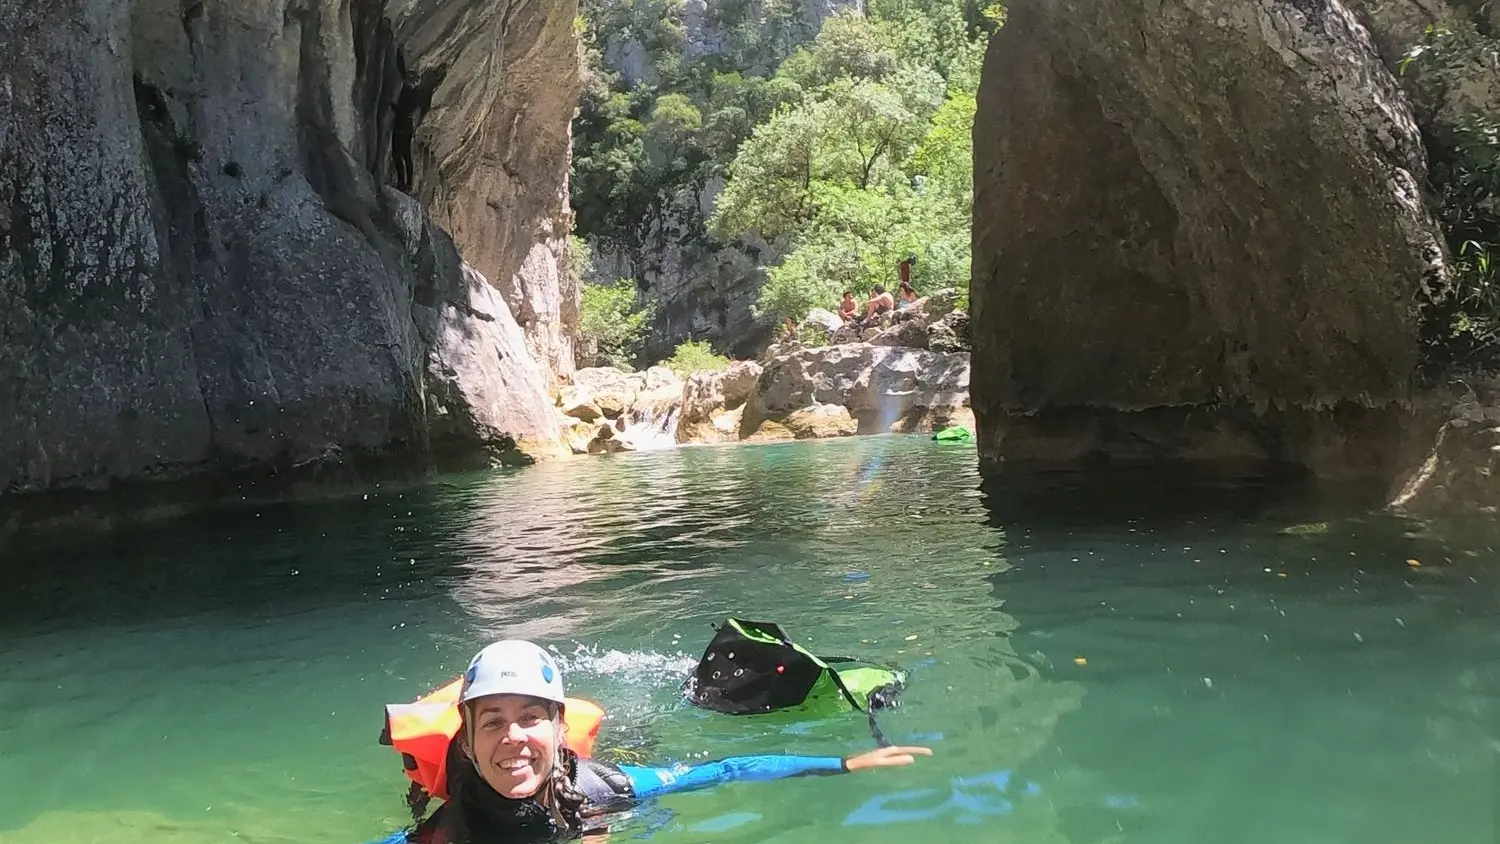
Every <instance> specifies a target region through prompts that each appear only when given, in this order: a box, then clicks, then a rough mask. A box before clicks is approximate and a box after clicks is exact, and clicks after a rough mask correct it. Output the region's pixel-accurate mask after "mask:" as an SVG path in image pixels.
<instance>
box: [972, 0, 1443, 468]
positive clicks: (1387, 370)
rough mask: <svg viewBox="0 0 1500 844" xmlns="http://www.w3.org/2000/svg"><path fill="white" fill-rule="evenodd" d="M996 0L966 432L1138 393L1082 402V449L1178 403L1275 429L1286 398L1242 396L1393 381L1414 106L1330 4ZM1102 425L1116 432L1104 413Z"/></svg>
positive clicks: (1429, 242)
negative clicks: (971, 420)
mask: <svg viewBox="0 0 1500 844" xmlns="http://www.w3.org/2000/svg"><path fill="white" fill-rule="evenodd" d="M1008 10H1009V20H1008V23H1007V24H1006V26H1005V28H1004V29H1003V30H1002V31H1001V32H1000V33H999V35H997V37H996V38H995V39H994V40H993V41H992V43H991V45H990V50H989V54H988V56H987V58H986V62H985V68H984V76H983V80H984V81H983V84H982V85H981V90H980V97H979V101H980V102H979V111H978V116H977V121H976V129H975V165H976V166H975V203H974V221H975V236H974V244H975V247H974V275H973V284H972V290H971V293H972V317H973V335H974V337H973V339H974V365H975V372H976V377H975V383H974V406H975V410H976V414H977V415H978V417H979V421H980V448H981V453H982V454H983V455H985V456H987V457H991V458H1001V457H1003V458H1017V457H1019V458H1024V457H1027V456H1028V454H1029V453H1030V452H1031V451H1032V446H1033V445H1036V446H1037V447H1038V448H1040V449H1041V450H1044V451H1045V450H1046V443H1037V442H1034V441H1033V440H1032V439H1030V438H1029V436H1028V432H1032V433H1035V432H1039V431H1040V430H1041V429H1043V428H1046V427H1047V422H1046V419H1047V418H1048V417H1047V414H1048V413H1050V412H1052V411H1056V412H1057V413H1067V414H1073V415H1077V414H1083V415H1085V416H1087V415H1090V414H1094V415H1097V416H1099V417H1100V418H1103V417H1110V418H1118V417H1120V416H1121V415H1129V414H1134V413H1140V412H1143V411H1148V410H1149V411H1152V414H1151V418H1150V419H1146V418H1145V417H1142V418H1141V419H1140V420H1137V422H1136V423H1132V424H1131V425H1125V426H1117V425H1113V424H1100V425H1097V426H1092V427H1089V430H1091V431H1093V432H1094V433H1092V434H1090V436H1091V437H1093V438H1094V439H1093V441H1092V443H1091V444H1087V445H1086V446H1085V447H1084V448H1083V449H1082V451H1083V452H1085V453H1100V452H1103V453H1109V452H1111V451H1112V450H1113V449H1115V447H1116V446H1119V445H1123V446H1127V447H1129V446H1130V445H1131V443H1135V442H1138V441H1139V439H1138V438H1139V437H1140V436H1142V435H1143V434H1142V432H1141V430H1140V428H1142V427H1147V428H1152V429H1154V430H1156V431H1157V433H1158V434H1160V436H1157V437H1155V439H1156V441H1157V442H1158V444H1159V445H1160V448H1159V449H1157V450H1156V451H1155V452H1153V453H1154V454H1155V456H1166V457H1171V456H1174V454H1173V446H1172V441H1173V436H1174V434H1173V432H1174V431H1176V430H1178V429H1180V427H1181V426H1182V425H1184V424H1187V422H1186V416H1185V415H1184V414H1187V413H1188V409H1189V408H1193V407H1204V408H1216V407H1231V406H1233V407H1236V408H1238V409H1237V410H1236V411H1235V413H1240V412H1241V410H1242V411H1243V419H1244V421H1243V424H1241V423H1238V422H1235V420H1233V419H1229V418H1228V417H1225V424H1227V425H1229V426H1230V427H1234V426H1235V425H1240V427H1241V429H1242V430H1241V431H1240V433H1241V434H1244V436H1238V435H1236V436H1233V437H1230V439H1232V440H1234V441H1235V442H1237V443H1243V442H1244V441H1247V440H1249V441H1252V442H1255V441H1259V439H1260V438H1261V437H1262V435H1264V436H1266V437H1268V438H1269V439H1266V440H1265V442H1263V443H1262V446H1255V447H1256V448H1261V447H1263V450H1264V451H1265V452H1266V453H1270V452H1271V451H1273V450H1276V449H1280V450H1281V453H1283V454H1286V453H1291V454H1297V453H1299V452H1300V451H1302V450H1303V449H1302V446H1299V445H1297V444H1295V443H1293V444H1291V446H1290V447H1288V444H1287V439H1288V438H1290V439H1292V440H1295V439H1296V438H1297V437H1299V436H1301V435H1300V434H1299V427H1298V426H1299V425H1301V423H1298V425H1293V426H1291V427H1287V428H1280V427H1278V426H1279V425H1280V422H1278V421H1277V419H1276V418H1272V417H1266V418H1265V422H1266V425H1265V426H1261V425H1260V423H1259V422H1256V421H1254V420H1255V419H1256V418H1257V417H1258V416H1259V415H1260V414H1262V413H1263V412H1264V411H1266V410H1267V409H1268V408H1275V407H1294V408H1301V409H1306V410H1308V411H1309V412H1312V413H1317V412H1321V411H1322V410H1323V409H1326V408H1332V407H1334V406H1339V405H1347V406H1352V407H1356V408H1370V407H1374V408H1381V407H1386V406H1388V405H1391V404H1394V403H1400V402H1402V401H1405V400H1406V399H1407V398H1408V393H1409V387H1408V385H1409V380H1410V378H1411V375H1412V373H1413V371H1414V367H1415V364H1416V362H1417V357H1418V341H1417V320H1416V314H1415V308H1414V303H1415V299H1416V296H1417V293H1418V291H1419V289H1420V288H1421V285H1423V284H1424V283H1429V282H1434V281H1436V280H1438V279H1440V277H1441V275H1442V274H1443V272H1444V264H1443V257H1442V254H1441V250H1440V248H1439V246H1438V237H1437V231H1436V227H1435V225H1434V223H1433V221H1432V220H1431V218H1430V217H1429V216H1428V214H1427V212H1426V210H1425V209H1424V207H1423V205H1422V201H1421V196H1420V193H1419V189H1418V185H1419V183H1420V182H1421V180H1422V179H1423V177H1424V172H1425V157H1424V152H1423V150H1422V147H1421V143H1420V140H1419V136H1418V132H1417V127H1416V124H1415V122H1414V121H1413V118H1412V115H1411V112H1410V109H1409V107H1408V104H1407V102H1406V100H1405V98H1404V97H1403V95H1402V94H1401V92H1400V90H1399V89H1398V87H1397V85H1396V82H1395V80H1394V78H1393V77H1392V75H1391V74H1390V72H1389V71H1388V70H1387V69H1386V67H1385V66H1384V65H1383V64H1382V63H1381V60H1380V57H1379V56H1378V55H1377V53H1376V50H1375V48H1374V46H1373V45H1372V43H1371V39H1370V36H1369V34H1368V33H1367V32H1366V30H1365V29H1364V27H1363V26H1361V25H1360V23H1359V22H1358V21H1357V20H1356V18H1355V16H1354V15H1353V14H1352V13H1351V12H1350V11H1349V9H1348V8H1347V7H1345V6H1344V5H1342V4H1340V3H1338V2H1334V0H1295V2H1293V1H1292V0H1237V2H1228V1H1227V0H1224V1H1223V2H1197V1H1196V0H1194V1H1193V2H1189V0H1157V1H1156V2H1150V3H1144V4H1140V3H1116V2H1103V3H1067V2H1063V1H1062V0H1016V2H1014V3H1011V4H1009V6H1008ZM1162 408H1166V409H1169V410H1171V412H1169V413H1165V414H1162V413H1157V412H1156V411H1157V410H1158V409H1162ZM1205 412H1207V413H1209V415H1211V416H1212V415H1213V414H1214V413H1216V412H1217V411H1212V410H1206V411H1205ZM1198 415H1199V416H1200V417H1201V416H1202V414H1198ZM1287 418H1290V417H1287ZM1027 419H1030V420H1031V423H1027V422H1026V420H1027ZM1198 421H1200V422H1201V419H1200V420H1198ZM1012 422H1016V423H1017V424H1015V425H1011V424H1010V423H1012ZM1215 424H1217V423H1215ZM1085 427H1088V426H1085ZM1263 427H1264V428H1267V430H1260V429H1261V428H1263ZM1304 427H1305V426H1304ZM1127 428H1130V429H1132V433H1131V434H1130V435H1129V436H1130V442H1129V443H1127V442H1125V441H1124V440H1121V441H1119V442H1116V441H1114V440H1112V439H1111V436H1112V435H1111V433H1110V432H1111V431H1112V430H1113V431H1119V430H1125V429H1127ZM1075 429H1076V430H1082V429H1079V428H1076V427H1075ZM1269 429H1276V430H1269ZM1145 436H1147V437H1148V438H1150V437H1151V434H1150V433H1149V432H1147V433H1146V434H1145ZM1277 441H1279V444H1275V445H1273V444H1272V443H1275V442H1277ZM1303 445H1306V446H1307V447H1308V448H1315V447H1316V446H1315V445H1314V444H1309V443H1304V444H1303ZM1195 459H1196V455H1195Z"/></svg>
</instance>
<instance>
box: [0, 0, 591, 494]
mask: <svg viewBox="0 0 1500 844" xmlns="http://www.w3.org/2000/svg"><path fill="white" fill-rule="evenodd" d="M572 8H573V4H572V3H569V2H541V0H512V1H511V2H501V3H489V2H478V0H405V2H384V0H236V2H229V0H56V2H48V3H35V2H31V0H0V22H3V23H4V26H3V27H0V492H4V493H12V494H13V493H22V492H32V491H41V490H49V489H63V488H101V487H105V486H107V485H110V484H113V483H115V482H118V481H128V480H136V479H142V478H155V477H180V476H187V475H194V474H202V473H213V472H217V471H224V470H229V469H237V468H246V467H263V466H271V467H282V466H287V465H295V464H300V463H306V462H309V461H316V460H322V459H330V458H334V459H336V458H338V457H340V456H349V455H351V454H366V453H369V454H390V453H412V452H415V453H422V452H424V451H426V450H428V449H433V448H441V447H451V448H454V449H460V450H470V449H475V448H493V447H497V446H498V447H501V448H503V449H506V450H512V451H513V450H514V448H515V446H519V448H520V450H521V451H524V452H530V453H532V454H535V453H538V452H546V451H550V450H553V449H556V448H557V447H558V439H557V431H556V426H555V424H554V423H553V419H552V411H551V408H550V406H549V402H548V398H547V391H548V388H549V387H550V383H549V382H550V375H551V372H549V370H550V369H554V368H555V369H563V368H566V367H567V366H568V365H570V361H571V350H570V349H568V348H567V340H566V332H567V327H568V320H569V319H570V318H572V316H571V315H572V313H573V311H572V305H571V304H570V303H569V301H568V297H569V295H570V294H569V293H568V292H567V291H563V290H560V289H559V287H558V282H557V279H558V278H559V273H558V271H557V266H558V263H559V260H560V259H559V257H558V255H559V252H560V250H559V248H558V244H559V242H560V240H561V238H562V236H563V232H564V231H565V228H566V226H565V223H566V219H567V217H566V214H567V211H566V176H567V162H568V146H567V139H568V120H569V117H570V116H571V112H572V108H573V97H574V91H573V87H572V86H573V84H574V82H573V80H574V79H575V78H576V61H575V54H574V47H573V44H572V40H571V38H572V36H571V24H572V17H573V11H572ZM403 160H405V161H410V162H411V166H410V167H405V166H397V165H396V164H395V162H396V161H403ZM387 183H390V184H399V185H400V186H401V187H402V188H403V189H405V190H406V191H408V192H410V193H412V194H414V195H416V196H418V197H420V199H421V204H420V205H419V204H418V203H417V202H414V201H412V200H411V199H409V198H408V197H407V196H406V195H405V194H403V193H399V192H397V191H395V190H393V189H392V188H391V187H389V186H388V185H387ZM422 205H425V206H426V208H427V209H430V211H431V212H432V213H431V215H430V216H431V218H435V219H436V220H437V221H438V222H440V223H442V224H445V225H447V226H449V227H451V230H452V231H454V232H455V233H456V235H457V240H458V245H457V248H455V245H454V242H453V239H452V238H450V237H449V235H448V234H447V233H446V232H445V231H444V230H443V229H442V228H440V227H439V226H438V225H434V224H433V222H432V219H430V218H429V214H428V213H426V212H424V210H423V207H422ZM460 250H461V251H462V253H463V257H464V258H466V259H467V261H468V263H467V264H465V263H464V262H463V261H461V260H460V256H459V251H460ZM470 264H472V265H473V266H472V267H471V266H469V265H470ZM476 268H477V272H476ZM481 274H482V275H481ZM486 277H487V278H488V279H489V281H488V282H486ZM507 298H508V299H510V301H511V303H512V306H513V308H514V310H515V311H518V312H519V313H520V314H521V318H522V320H523V323H522V324H521V325H518V324H517V321H516V319H515V318H513V316H512V307H507V302H506V299H507ZM538 355H539V356H540V357H541V358H542V360H543V361H544V363H542V364H539V363H538V360H537V357H538Z"/></svg>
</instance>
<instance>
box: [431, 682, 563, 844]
mask: <svg viewBox="0 0 1500 844" xmlns="http://www.w3.org/2000/svg"><path fill="white" fill-rule="evenodd" d="M549 708H550V710H551V713H552V720H553V721H554V722H555V721H556V720H557V718H558V716H559V715H560V714H561V712H562V710H561V707H559V706H558V705H557V704H549ZM459 712H460V714H461V718H462V721H461V723H460V725H459V731H458V733H457V735H456V736H455V737H454V740H453V741H451V742H449V743H448V758H447V762H446V768H447V771H448V800H447V802H446V803H445V804H444V810H443V812H442V817H441V818H439V819H438V820H439V822H440V823H441V825H442V826H443V828H444V831H445V832H446V833H447V836H448V840H449V841H452V842H455V844H485V842H489V841H491V840H493V839H494V838H495V837H496V836H497V835H499V836H503V837H504V838H506V839H510V838H512V837H516V838H519V837H525V836H527V834H528V833H529V834H530V836H531V837H532V838H533V840H543V839H547V838H551V837H553V836H554V835H558V836H559V837H564V838H572V837H576V836H577V835H579V834H580V833H581V832H582V831H583V809H584V803H585V801H586V799H587V798H585V797H584V794H583V792H581V791H579V790H578V787H577V786H576V785H574V783H575V781H576V780H577V776H578V754H576V753H574V752H573V751H572V750H570V749H569V748H568V747H567V746H566V745H565V744H559V746H558V749H557V758H556V759H554V760H553V763H552V771H551V773H550V774H548V775H547V781H546V782H545V783H543V784H542V787H541V788H540V789H539V790H538V791H537V793H536V794H534V795H532V796H531V797H525V798H519V799H517V798H510V797H504V796H502V795H500V794H497V793H496V792H495V790H494V789H493V788H491V787H490V784H489V783H487V782H485V781H484V777H483V776H482V775H481V774H480V773H479V769H478V768H477V767H476V766H475V763H474V760H473V759H471V758H470V757H469V755H468V754H467V753H465V752H464V748H463V744H464V743H463V741H462V738H463V737H464V736H467V735H468V734H469V712H468V707H467V706H460V707H459ZM431 799H432V798H431V796H430V795H428V794H427V792H426V791H425V790H424V789H423V788H422V787H421V786H419V785H416V784H415V783H413V784H412V787H411V790H410V791H408V792H407V805H408V807H410V808H411V811H412V821H413V822H414V823H415V824H416V825H418V826H420V825H421V822H422V816H423V815H424V814H426V811H427V805H428V803H429V802H430V801H431Z"/></svg>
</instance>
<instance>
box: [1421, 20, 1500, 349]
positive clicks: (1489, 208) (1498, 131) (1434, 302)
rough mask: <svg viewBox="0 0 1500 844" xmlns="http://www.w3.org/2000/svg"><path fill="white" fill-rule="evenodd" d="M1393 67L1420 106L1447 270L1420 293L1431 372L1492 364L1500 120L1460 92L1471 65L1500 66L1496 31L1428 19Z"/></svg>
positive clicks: (1497, 299) (1491, 70) (1499, 238)
mask: <svg viewBox="0 0 1500 844" xmlns="http://www.w3.org/2000/svg"><path fill="white" fill-rule="evenodd" d="M1399 70H1400V72H1401V74H1402V76H1403V77H1404V80H1405V81H1406V82H1407V84H1408V85H1409V86H1411V87H1412V88H1414V89H1415V90H1416V92H1417V96H1416V97H1414V100H1415V101H1416V102H1417V103H1418V104H1419V107H1423V106H1424V105H1425V110H1426V112H1427V113H1426V114H1425V115H1423V117H1424V118H1425V119H1423V120H1421V121H1420V122H1421V124H1422V125H1423V126H1424V127H1426V129H1425V131H1424V136H1425V137H1424V139H1423V140H1424V141H1425V144H1426V147H1427V152H1428V157H1429V162H1428V183H1429V187H1430V188H1431V192H1432V196H1433V198H1434V205H1435V207H1434V209H1433V211H1434V213H1435V216H1436V217H1437V220H1438V223H1439V225H1440V226H1441V227H1442V230H1443V235H1444V239H1445V241H1446V245H1447V247H1448V251H1449V254H1450V259H1451V260H1450V265H1449V266H1450V269H1451V275H1450V278H1449V280H1448V283H1447V285H1446V286H1445V287H1444V288H1443V289H1440V290H1431V291H1428V292H1427V296H1426V301H1424V302H1423V310H1422V317H1423V339H1424V340H1425V341H1426V343H1427V361H1426V362H1427V364H1428V368H1429V370H1431V371H1442V370H1444V369H1450V368H1455V367H1458V368H1462V367H1487V368H1494V367H1496V366H1500V278H1497V263H1500V122H1497V120H1496V118H1495V116H1494V115H1492V114H1489V113H1486V111H1485V109H1484V108H1483V107H1482V105H1481V104H1477V103H1471V102H1467V101H1466V97H1465V87H1466V82H1467V81H1468V80H1469V79H1471V78H1472V76H1473V75H1474V74H1475V73H1476V72H1478V73H1481V74H1488V75H1490V76H1491V77H1492V78H1493V77H1494V76H1496V75H1500V38H1496V37H1494V36H1490V35H1485V34H1482V33H1481V32H1480V31H1479V30H1478V29H1477V28H1476V27H1474V26H1473V25H1472V24H1467V23H1464V24H1457V25H1454V26H1447V27H1444V26H1430V27H1428V28H1427V31H1426V34H1425V37H1424V38H1423V40H1422V41H1421V42H1419V43H1418V44H1416V45H1415V46H1414V47H1412V49H1411V50H1409V51H1408V52H1407V53H1406V55H1405V56H1404V57H1403V58H1402V60H1401V62H1400V64H1399Z"/></svg>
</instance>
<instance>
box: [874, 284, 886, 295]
mask: <svg viewBox="0 0 1500 844" xmlns="http://www.w3.org/2000/svg"><path fill="white" fill-rule="evenodd" d="M874 290H875V295H876V296H879V295H880V294H882V293H884V292H885V287H883V286H881V285H879V284H877V285H875V288H874Z"/></svg>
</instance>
